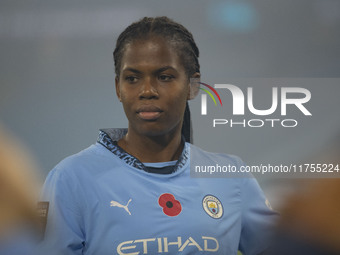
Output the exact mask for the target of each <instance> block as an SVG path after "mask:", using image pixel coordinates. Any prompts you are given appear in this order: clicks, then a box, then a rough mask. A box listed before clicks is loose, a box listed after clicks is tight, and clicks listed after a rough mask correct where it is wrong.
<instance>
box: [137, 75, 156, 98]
mask: <svg viewBox="0 0 340 255" xmlns="http://www.w3.org/2000/svg"><path fill="white" fill-rule="evenodd" d="M156 86H157V84H156V81H153V80H152V79H146V80H145V81H144V82H143V84H142V86H141V90H140V93H139V98H140V99H156V98H158V96H159V95H158V91H157V87H156Z"/></svg>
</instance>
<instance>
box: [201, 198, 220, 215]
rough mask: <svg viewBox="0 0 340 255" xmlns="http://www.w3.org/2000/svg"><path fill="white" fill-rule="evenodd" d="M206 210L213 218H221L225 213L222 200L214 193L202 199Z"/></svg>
mask: <svg viewBox="0 0 340 255" xmlns="http://www.w3.org/2000/svg"><path fill="white" fill-rule="evenodd" d="M202 205H203V209H204V211H205V212H206V213H207V214H208V215H209V216H210V217H212V218H214V219H219V218H221V217H222V215H223V206H222V203H221V201H220V200H219V199H218V198H217V197H215V196H212V195H207V196H205V197H204V198H203V201H202Z"/></svg>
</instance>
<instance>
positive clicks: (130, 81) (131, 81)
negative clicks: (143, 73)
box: [125, 76, 138, 83]
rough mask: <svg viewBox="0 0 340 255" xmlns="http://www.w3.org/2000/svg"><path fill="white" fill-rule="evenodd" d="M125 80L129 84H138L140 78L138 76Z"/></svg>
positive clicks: (128, 77)
mask: <svg viewBox="0 0 340 255" xmlns="http://www.w3.org/2000/svg"><path fill="white" fill-rule="evenodd" d="M125 80H126V81H127V82H129V83H136V82H137V80H138V78H137V77H136V76H127V77H126V78H125Z"/></svg>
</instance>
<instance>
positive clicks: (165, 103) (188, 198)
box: [44, 17, 275, 255]
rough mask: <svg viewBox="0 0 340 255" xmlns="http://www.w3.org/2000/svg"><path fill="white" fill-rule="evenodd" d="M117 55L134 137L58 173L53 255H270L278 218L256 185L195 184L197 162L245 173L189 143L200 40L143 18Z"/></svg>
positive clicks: (101, 146)
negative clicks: (193, 175) (192, 171)
mask: <svg viewBox="0 0 340 255" xmlns="http://www.w3.org/2000/svg"><path fill="white" fill-rule="evenodd" d="M113 55H114V61H115V72H116V79H115V83H116V93H117V96H118V99H119V100H120V101H121V103H122V105H123V108H124V111H125V114H126V116H127V119H128V122H129V124H128V129H127V130H122V129H120V130H117V129H106V130H101V131H100V134H99V138H98V141H97V143H96V144H95V145H92V146H90V147H89V148H87V149H85V150H84V151H82V152H80V153H78V154H76V155H73V156H71V157H69V158H67V159H65V160H63V161H62V162H61V163H59V164H58V165H57V166H56V167H55V168H54V169H53V170H52V171H51V172H50V173H49V175H48V177H47V180H46V183H45V188H44V190H45V191H44V194H45V200H47V201H49V202H50V211H49V219H48V224H47V232H46V236H45V242H44V243H45V246H46V247H47V248H48V254H63V255H67V254H135V255H137V254H236V253H237V251H238V250H239V249H240V250H241V251H242V252H243V253H244V255H247V254H260V253H261V252H263V251H264V250H265V248H266V246H267V245H268V240H267V237H268V234H269V228H270V225H271V222H272V221H273V219H274V218H275V213H274V212H272V211H271V210H270V209H269V208H268V207H267V205H266V199H265V197H264V195H263V193H262V191H261V190H260V188H259V186H258V184H257V182H256V180H255V179H254V178H223V179H213V178H211V179H205V178H191V177H190V163H191V164H197V165H216V164H219V165H233V166H237V167H240V166H241V165H242V164H243V162H242V161H241V160H240V159H239V158H237V157H234V156H229V155H225V154H214V153H209V152H205V151H203V150H201V149H199V148H197V147H195V146H193V145H191V144H190V143H188V142H189V140H190V132H189V131H190V127H189V125H187V124H189V123H190V121H189V118H188V116H189V114H184V113H185V112H187V113H188V109H187V106H186V105H187V100H189V99H190V98H191V95H192V94H194V93H192V91H191V90H192V88H191V87H190V78H199V77H200V66H199V62H198V56H199V50H198V48H197V46H196V43H195V41H194V39H193V37H192V35H191V33H190V32H189V31H188V30H187V29H186V28H184V27H183V26H182V25H180V24H178V23H176V22H174V21H172V20H170V19H169V18H166V17H156V18H143V19H142V20H140V21H138V22H136V23H133V24H132V25H130V26H129V27H127V28H126V29H125V30H124V31H123V32H122V33H121V34H120V36H119V37H118V40H117V45H116V49H115V50H114V53H113ZM186 109H187V110H186ZM184 116H185V117H184ZM183 123H184V125H183ZM182 134H183V135H182ZM248 177H249V176H248ZM46 254H47V253H46Z"/></svg>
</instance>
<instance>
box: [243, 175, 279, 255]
mask: <svg viewBox="0 0 340 255" xmlns="http://www.w3.org/2000/svg"><path fill="white" fill-rule="evenodd" d="M241 189H242V191H241V198H242V229H241V240H240V244H239V250H240V251H241V252H242V253H243V255H256V254H261V253H262V252H264V251H265V250H266V249H267V247H268V246H269V242H270V238H271V235H272V233H273V226H274V223H275V222H276V220H277V218H278V213H277V212H275V211H273V210H272V209H271V206H270V204H269V202H268V200H267V199H266V197H265V195H264V194H263V191H262V190H261V188H260V186H259V184H258V183H257V181H256V179H255V178H253V177H249V178H244V182H243V185H242V187H241Z"/></svg>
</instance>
